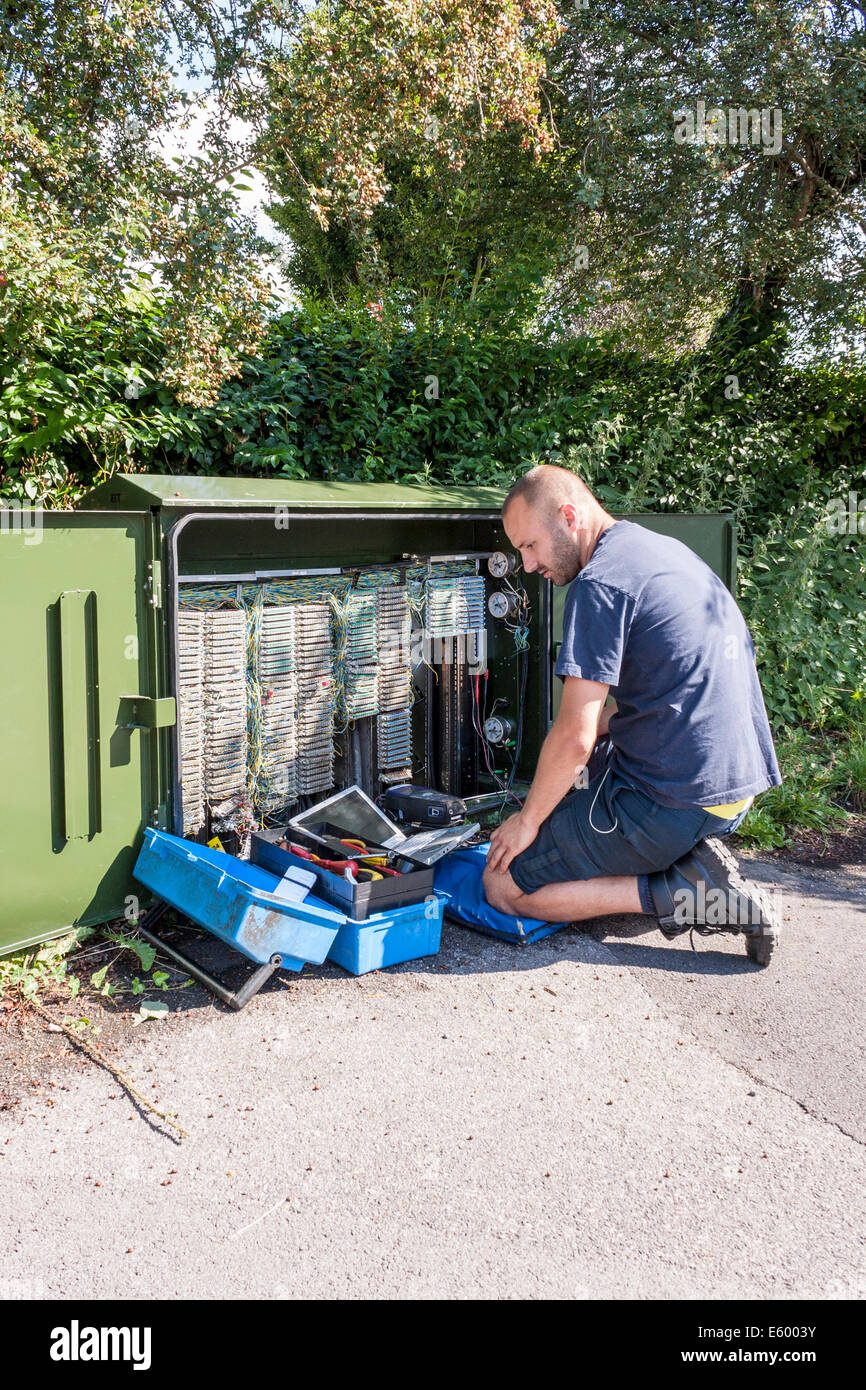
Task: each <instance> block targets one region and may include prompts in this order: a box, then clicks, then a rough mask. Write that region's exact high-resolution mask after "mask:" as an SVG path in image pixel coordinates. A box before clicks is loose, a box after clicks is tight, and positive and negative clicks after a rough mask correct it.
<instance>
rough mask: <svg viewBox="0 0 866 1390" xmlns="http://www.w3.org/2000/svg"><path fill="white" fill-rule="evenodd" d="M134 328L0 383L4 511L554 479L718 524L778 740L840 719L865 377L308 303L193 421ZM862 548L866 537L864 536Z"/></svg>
mask: <svg viewBox="0 0 866 1390" xmlns="http://www.w3.org/2000/svg"><path fill="white" fill-rule="evenodd" d="M160 358H161V344H160V342H159V340H158V336H157V334H156V332H155V329H154V328H153V321H152V320H151V319H149V318H148V316H147V314H146V312H144V311H141V312H139V313H138V314H137V315H133V314H132V313H130V316H129V319H128V321H127V322H120V321H113V322H112V323H102V322H100V321H99V320H94V321H93V322H92V323H91V325H89V326H88V328H87V329H85V330H81V331H80V332H79V333H78V335H77V337H76V338H75V339H74V340H70V339H69V338H67V337H64V336H63V334H58V336H57V338H56V339H55V340H50V341H49V345H48V353H47V355H46V358H45V360H44V361H42V362H40V363H38V364H35V365H34V364H30V365H24V364H19V365H18V366H16V367H8V366H7V368H6V371H5V374H3V375H2V376H0V388H2V389H0V457H2V474H0V501H2V500H6V501H11V500H15V499H19V498H27V497H29V498H31V499H33V500H45V501H47V502H49V503H51V504H54V505H63V504H65V503H68V502H69V501H70V500H72V499H74V498H75V496H77V495H78V494H79V493H80V492H81V491H83V490H84V489H85V488H87V487H88V486H91V485H92V484H93V482H95V481H97V480H98V479H101V478H102V477H104V476H106V474H107V473H110V472H112V471H115V470H117V469H130V470H133V471H135V470H142V469H149V470H152V471H168V472H175V473H180V472H191V473H209V474H219V473H230V474H239V475H254V476H268V475H272V474H280V475H282V476H284V477H296V478H301V477H315V478H334V479H340V480H351V481H375V480H391V481H393V480H406V481H409V480H411V481H414V482H417V481H424V480H428V479H429V480H436V481H448V482H453V483H461V484H468V485H471V484H473V483H507V482H509V481H510V480H512V479H513V478H515V477H516V476H518V475H519V474H520V473H521V472H523V471H525V469H526V468H527V467H529V466H530V465H531V464H532V463H534V462H537V461H549V462H557V463H565V464H566V465H567V466H573V467H575V468H577V469H579V471H580V472H581V473H582V475H583V476H584V477H585V478H586V479H587V481H588V482H589V483H590V485H591V486H592V487H593V488H594V489H595V491H596V492H597V493H598V495H599V496H600V497H601V498H602V499H603V500H604V501H606V502H607V503H608V504H610V505H612V506H615V507H617V508H620V509H633V510H636V509H648V510H662V511H663V510H670V511H699V510H709V511H714V510H726V511H727V510H730V511H733V512H734V513H735V514H736V516H737V519H738V522H739V536H740V595H739V596H740V600H741V602H742V605H743V608H744V611H745V612H746V615H747V618H748V620H749V622H750V625H751V627H752V631H753V633H754V635H755V640H756V644H757V647H758V651H759V659H760V662H761V669H762V678H763V683H764V688H765V692H766V695H767V703H768V706H769V709H770V713H771V717H772V719H773V721H774V724H775V725H776V727H777V729H784V728H791V727H793V726H795V725H797V724H798V723H805V724H808V725H809V726H811V727H819V728H820V727H823V726H826V725H828V724H829V725H831V726H833V725H834V724H836V725H838V723H839V721H840V720H844V718H845V717H846V716H847V712H848V711H849V709H850V706H851V699H852V695H853V696H854V697H855V699H854V702H855V704H856V702H857V698H858V692H859V688H860V685H861V682H862V663H863V651H864V623H866V598H864V594H866V569H864V555H866V537H864V536H862V535H860V534H849V533H847V532H846V533H845V534H835V533H834V531H833V530H832V529H831V528H830V527H829V526H828V524H827V514H828V508H829V506H830V503H831V501H832V500H833V499H834V498H842V497H844V498H846V499H847V496H848V493H849V492H851V491H853V492H855V493H856V494H857V495H858V497H859V498H863V500H864V505H866V373H864V372H863V370H862V369H861V370H859V371H856V370H854V369H853V368H850V369H846V368H845V366H844V365H839V366H836V367H828V366H823V367H811V368H807V367H800V368H795V367H791V366H785V365H782V363H781V362H780V352H779V348H778V345H776V344H772V343H767V344H763V345H759V346H758V347H757V348H752V349H750V350H743V351H739V352H737V351H735V350H734V349H732V348H731V347H730V346H729V345H726V344H724V343H722V342H714V344H713V346H712V349H711V350H708V351H705V352H703V353H700V354H695V355H693V356H691V357H689V358H686V359H679V360H675V361H667V362H665V361H646V360H644V359H642V358H640V357H639V356H637V355H636V354H634V353H630V352H628V351H623V350H621V349H618V348H617V347H616V346H615V345H614V343H613V342H612V341H605V340H601V341H599V340H588V339H583V338H570V339H565V338H562V339H559V340H557V339H556V338H555V337H554V336H552V335H551V336H549V337H548V338H547V339H545V338H543V337H542V335H541V334H539V333H538V332H536V333H534V334H530V333H527V332H526V331H525V330H524V328H523V326H522V325H521V324H520V323H519V322H515V323H514V324H509V323H508V322H507V320H506V321H505V323H504V325H502V326H500V327H498V328H496V329H492V328H490V327H488V326H487V325H486V324H485V322H484V320H483V317H482V315H481V312H480V311H479V312H478V313H477V314H476V316H475V317H474V318H473V317H472V316H471V308H470V311H469V312H468V313H467V314H466V315H465V316H464V317H463V319H461V320H459V321H453V322H451V323H449V324H446V325H445V326H444V327H439V328H438V329H435V330H434V329H433V328H430V327H420V328H415V329H412V330H407V329H406V328H405V327H404V326H403V325H402V324H401V322H400V315H399V312H398V311H397V310H396V309H390V308H388V307H386V308H385V309H384V310H383V311H382V312H381V314H380V312H379V310H378V309H377V308H376V307H373V308H368V307H365V306H363V305H359V306H357V307H356V308H354V309H351V308H350V309H345V308H344V309H341V310H336V309H328V308H325V307H323V306H321V305H316V304H312V305H309V306H307V307H306V308H305V309H304V310H302V311H299V312H297V313H292V314H287V315H285V316H284V317H283V318H281V319H280V320H278V321H277V322H275V324H274V326H273V331H272V334H271V337H270V340H269V342H268V345H267V349H266V351H265V352H264V354H263V355H262V356H261V357H259V358H256V359H255V360H253V361H250V362H249V363H248V364H247V365H246V367H245V370H244V372H243V375H242V377H240V378H238V379H236V380H233V381H231V382H228V383H227V384H226V385H225V386H224V387H223V389H222V392H221V394H220V397H219V400H218V401H217V403H216V404H215V405H214V406H213V407H211V408H209V409H205V410H198V411H194V410H191V409H188V408H182V407H179V406H178V405H177V404H176V402H175V401H174V400H173V398H172V396H171V393H170V392H169V391H167V390H166V389H165V388H164V387H162V386H161V385H160V384H159V364H160ZM864 527H866V521H864Z"/></svg>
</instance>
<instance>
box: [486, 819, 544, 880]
mask: <svg viewBox="0 0 866 1390" xmlns="http://www.w3.org/2000/svg"><path fill="white" fill-rule="evenodd" d="M537 834H538V826H537V825H536V824H535V823H534V822H533V821H531V820H527V819H526V817H525V812H523V811H518V812H517V814H516V815H513V816H510V817H509V818H508V820H507V821H506V822H505V824H504V825H500V826H498V827H497V829H496V830H494V832H493V834H492V835H491V836H490V851H489V853H488V855H487V864H488V867H489V868H491V869H496V870H498V872H499V873H502V874H504V873H505V871H506V869H507V868H508V866H509V864H510V863H511V861H512V859H514V858H515V857H516V856H517V855H518V854H521V853H522V852H523V850H525V849H528V848H529V846H530V845H531V844H532V842H533V840H534V839H535V837H536V835H537Z"/></svg>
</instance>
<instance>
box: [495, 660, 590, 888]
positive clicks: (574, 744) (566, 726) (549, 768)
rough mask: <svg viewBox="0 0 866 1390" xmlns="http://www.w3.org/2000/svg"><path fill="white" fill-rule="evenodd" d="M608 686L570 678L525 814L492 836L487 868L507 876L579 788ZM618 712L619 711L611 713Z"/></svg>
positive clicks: (533, 782)
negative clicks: (577, 780)
mask: <svg viewBox="0 0 866 1390" xmlns="http://www.w3.org/2000/svg"><path fill="white" fill-rule="evenodd" d="M608 688H609V687H608V686H606V685H602V684H601V683H600V682H598V681H586V680H582V679H580V678H579V677H578V676H566V677H565V681H564V683H563V690H562V704H561V705H560V707H559V713H558V715H557V716H556V722H555V723H554V725H553V727H552V728H551V730H550V732H549V733H548V735H547V738H546V739H545V740H544V743H543V744H542V746H541V754H540V756H539V759H538V767H537V768H536V771H535V776H534V778H533V779H532V786H531V787H530V789H529V792H528V794H527V797H526V801H525V803H524V805H523V809H522V810H521V811H518V813H517V815H514V816H511V817H510V818H509V819H508V820H507V821H506V822H505V824H504V825H500V826H499V828H498V829H497V830H494V832H493V834H492V835H491V837H490V852H489V854H488V856H487V863H488V865H489V867H490V868H491V869H498V870H500V872H502V873H504V872H505V871H506V869H507V868H508V866H509V864H510V863H511V861H512V859H513V858H514V857H515V855H518V854H520V853H521V852H522V851H523V850H524V849H527V848H528V847H529V845H531V844H532V842H533V840H534V839H535V837H536V835H537V834H538V827H539V826H540V825H541V822H542V821H543V820H545V819H546V818H547V817H548V816H549V815H550V813H551V811H552V810H553V809H554V807H555V806H558V805H559V803H560V801H561V800H562V798H563V797H564V796H565V794H566V792H568V791H570V790H571V788H572V786H573V785H574V778H575V774H576V773H577V772H578V771H579V770H580V768H582V767H584V766H585V765H586V763H587V761H588V759H589V755H590V753H591V752H592V750H593V747H594V745H595V741H596V739H597V737H598V736H599V732H600V730H599V722H600V717H601V712H602V706H603V705H604V702H605V699H606V697H607V692H608ZM611 713H613V711H611Z"/></svg>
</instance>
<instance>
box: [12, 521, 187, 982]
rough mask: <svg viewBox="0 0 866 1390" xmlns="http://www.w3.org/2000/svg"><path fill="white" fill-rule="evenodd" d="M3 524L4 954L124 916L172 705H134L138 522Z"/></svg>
mask: <svg viewBox="0 0 866 1390" xmlns="http://www.w3.org/2000/svg"><path fill="white" fill-rule="evenodd" d="M2 517H3V523H4V525H3V530H2V532H0V636H2V648H0V766H2V768H3V783H4V785H3V795H2V798H0V955H5V954H8V953H9V952H11V951H13V950H16V949H21V948H23V947H26V946H30V945H35V944H37V943H39V942H41V941H46V940H48V939H49V938H51V937H54V936H58V935H60V934H62V933H63V932H64V931H66V930H68V929H69V928H70V927H72V926H79V925H86V924H89V923H94V922H100V921H106V920H108V919H110V918H112V917H114V916H120V915H121V914H122V913H123V911H124V906H125V900H126V898H127V895H128V894H130V893H132V892H135V887H134V880H132V877H131V869H132V865H133V864H134V862H135V855H136V852H137V848H138V844H139V843H140V840H141V834H142V830H143V824H144V823H145V822H146V821H147V820H148V819H149V817H150V813H151V810H152V807H153V805H154V799H155V798H156V797H158V787H157V782H156V777H157V762H156V753H157V749H156V740H157V733H156V729H157V727H158V726H159V725H162V724H166V723H171V722H173V716H174V711H173V703H174V702H173V701H164V700H156V699H153V698H151V697H149V696H148V695H146V694H145V692H147V691H155V690H156V681H155V673H154V657H155V653H154V650H153V647H154V637H153V634H154V631H155V627H154V608H153V604H154V598H155V596H154V594H153V592H152V588H151V584H150V576H151V574H152V569H151V556H150V553H149V550H150V543H151V532H150V526H151V518H150V515H149V513H147V512H138V513H132V512H129V513H107V512H90V513H87V512H44V513H42V514H41V515H38V514H32V515H31V516H29V517H26V518H24V520H26V521H27V522H28V525H27V526H26V527H25V526H22V525H21V524H20V523H21V521H22V517H21V516H20V514H19V515H18V517H17V518H16V514H15V511H14V509H10V510H9V511H4V512H3V513H2ZM16 520H17V521H18V522H19V525H18V526H16V525H15V521H16ZM33 521H35V522H36V523H37V524H36V526H35V527H31V525H30V524H29V523H31V522H33Z"/></svg>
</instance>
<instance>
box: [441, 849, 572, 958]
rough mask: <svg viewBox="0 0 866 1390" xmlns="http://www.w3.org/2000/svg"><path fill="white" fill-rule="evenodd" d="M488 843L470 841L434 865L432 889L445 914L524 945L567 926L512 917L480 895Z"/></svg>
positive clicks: (465, 925) (503, 938) (562, 923)
mask: <svg viewBox="0 0 866 1390" xmlns="http://www.w3.org/2000/svg"><path fill="white" fill-rule="evenodd" d="M489 849H490V845H489V844H487V845H473V846H472V847H471V849H457V850H454V851H453V853H451V854H446V856H445V858H444V859H440V860H439V863H438V864H437V865H436V872H435V876H434V879H433V889H434V892H435V893H436V895H437V897H440V898H442V900H443V903H444V908H445V915H446V916H447V917H451V918H452V919H453V920H454V921H456V922H460V923H461V924H462V925H463V926H464V927H472V928H473V930H475V931H480V932H484V933H485V935H486V936H498V937H501V938H502V940H504V941H519V942H521V943H522V944H523V945H527V944H528V943H529V942H530V941H538V939H539V938H540V937H542V936H549V935H550V933H551V932H554V931H559V929H560V927H567V926H568V925H569V924H568V922H539V921H538V920H537V919H536V918H534V917H513V916H512V915H511V913H510V912H499V911H498V910H497V909H496V908H495V907H491V906H490V904H489V902H488V901H487V899H486V898H485V896H484V889H483V888H482V886H481V876H482V874H483V873H484V866H485V864H486V863H487V852H488V850H489Z"/></svg>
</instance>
